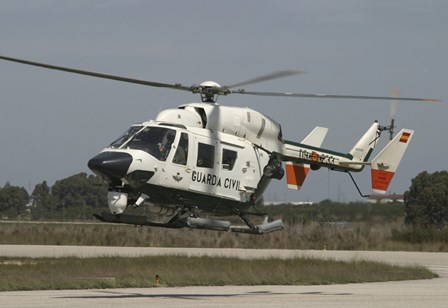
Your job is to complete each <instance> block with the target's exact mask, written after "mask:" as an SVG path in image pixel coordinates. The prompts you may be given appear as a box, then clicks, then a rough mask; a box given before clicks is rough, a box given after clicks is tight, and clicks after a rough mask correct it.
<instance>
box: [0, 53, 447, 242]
mask: <svg viewBox="0 0 448 308" xmlns="http://www.w3.org/2000/svg"><path fill="white" fill-rule="evenodd" d="M0 59H2V60H6V61H12V62H18V63H22V64H26V65H32V66H38V67H43V68H47V69H53V70H59V71H65V72H69V73H75V74H81V75H87V76H92V77H97V78H105V79H112V80H116V81H121V82H128V83H134V84H140V85H145V86H151V87H160V88H168V89H173V90H180V91H187V92H192V93H193V94H199V95H200V97H201V101H200V102H196V103H188V104H183V105H180V106H179V107H178V108H173V109H167V110H163V111H161V112H160V113H159V114H158V115H157V116H156V118H155V119H154V120H148V121H145V122H142V123H138V124H134V125H132V126H131V127H130V128H129V129H128V130H127V131H126V132H124V133H123V134H122V135H121V136H120V137H119V138H117V139H116V140H115V141H113V142H112V143H111V144H110V145H109V146H108V147H106V148H105V149H103V150H102V151H101V152H100V153H99V154H97V155H96V156H94V157H93V158H91V159H90V160H89V161H88V167H89V168H90V170H92V172H94V173H95V174H97V175H99V176H100V177H101V178H103V179H104V180H106V181H107V183H108V194H107V200H108V207H109V210H110V212H103V213H101V214H93V215H94V216H95V217H96V218H97V219H98V220H100V221H103V222H108V223H121V224H130V225H136V226H152V227H163V228H176V229H177V228H193V229H208V230H216V231H225V232H238V233H248V234H266V233H270V232H274V231H280V230H283V222H282V220H281V219H278V220H274V221H269V218H268V216H267V215H266V213H264V212H261V211H259V210H258V208H257V206H258V204H259V203H260V202H261V200H262V196H263V192H264V191H265V190H266V188H267V187H268V185H269V184H270V182H271V181H272V180H281V179H283V178H284V177H285V174H286V183H287V186H288V188H291V189H295V190H299V189H300V188H301V187H302V186H303V184H304V181H305V179H306V177H307V175H308V174H309V172H310V170H312V171H316V170H319V169H321V168H328V169H330V170H334V171H341V172H346V173H348V174H349V175H350V177H351V178H352V180H353V183H354V184H355V186H356V188H357V189H358V192H359V193H360V194H361V192H360V190H359V188H358V186H357V184H356V182H355V181H354V179H353V177H352V176H351V172H360V171H362V170H363V169H364V167H365V166H370V168H371V178H372V189H373V192H374V193H379V194H384V193H385V192H386V191H387V189H388V187H389V184H390V182H391V181H392V178H393V177H394V174H395V172H396V171H397V168H398V165H399V163H400V161H401V159H402V157H403V155H404V153H405V151H406V149H407V147H408V145H409V143H410V142H411V140H412V137H413V134H414V131H413V130H411V129H402V130H400V131H399V132H398V134H396V135H395V136H393V135H394V129H395V122H394V121H395V120H394V118H392V120H391V123H390V125H387V126H383V125H380V123H379V122H377V121H375V122H373V123H372V124H371V125H370V126H369V127H368V129H367V131H366V132H365V133H364V134H363V135H362V136H361V138H360V139H359V140H358V141H357V142H356V143H355V145H354V146H353V148H352V149H351V150H350V151H349V152H347V153H342V152H336V151H333V150H329V149H325V148H322V147H321V145H322V143H323V141H324V139H325V136H326V134H327V132H328V129H327V128H324V127H319V126H318V127H316V128H315V129H314V130H312V131H311V132H310V133H309V134H308V135H307V136H306V137H305V138H304V139H303V140H302V141H301V142H294V141H289V140H285V139H284V138H283V132H282V128H281V125H280V123H278V122H276V121H275V120H273V119H271V118H270V117H269V116H267V115H265V114H263V113H261V112H258V111H256V110H254V109H251V108H248V107H246V108H241V107H231V106H223V105H219V104H218V103H217V98H218V97H219V96H228V95H230V94H232V95H233V94H239V95H256V96H273V97H292V98H301V97H306V98H321V99H323V98H333V99H374V100H411V101H426V102H437V101H438V100H437V99H431V98H410V97H396V96H394V97H388V96H354V95H326V94H309V93H287V92H284V93H283V92H254V91H247V90H245V89H242V88H239V87H241V86H246V85H250V84H254V83H259V82H263V81H268V80H272V79H276V78H283V77H287V76H291V75H295V74H299V73H302V72H301V71H294V70H286V71H278V72H274V73H271V74H267V75H263V76H260V77H257V78H253V79H249V80H246V81H243V82H239V83H235V84H232V85H229V86H221V85H220V84H218V83H216V82H214V81H205V82H202V83H200V84H194V85H192V86H184V85H182V84H180V83H172V84H170V83H161V82H154V81H147V80H140V79H134V78H128V77H122V76H116V75H108V74H103V73H97V72H91V71H85V70H79V69H74V68H68V67H62V66H55V65H50V64H45V63H39V62H33V61H28V60H23V59H18V58H12V57H6V56H0ZM384 131H388V132H389V134H390V141H389V142H388V143H387V144H386V146H385V147H384V148H383V149H382V150H381V151H380V152H379V153H378V154H377V155H376V156H375V157H373V158H371V156H372V152H373V150H374V148H375V147H376V145H377V144H378V140H379V138H380V136H381V134H382V132H384ZM361 195H362V194H361ZM362 196H363V197H364V195H362ZM141 206H145V208H147V209H148V211H149V212H150V213H152V214H155V215H154V216H157V217H162V219H161V220H160V219H153V218H151V219H149V218H148V217H147V216H146V215H130V214H126V213H125V212H126V210H127V209H128V208H137V207H141ZM223 217H237V218H239V219H240V220H241V222H242V224H234V223H232V222H230V221H229V220H228V219H227V220H226V219H225V218H223ZM256 217H259V218H260V219H261V221H260V222H259V223H255V222H254V219H253V218H256ZM260 219H258V220H260ZM255 220H257V219H255Z"/></svg>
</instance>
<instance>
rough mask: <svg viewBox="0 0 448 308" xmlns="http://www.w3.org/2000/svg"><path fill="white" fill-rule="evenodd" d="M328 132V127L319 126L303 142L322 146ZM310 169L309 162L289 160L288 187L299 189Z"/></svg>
mask: <svg viewBox="0 0 448 308" xmlns="http://www.w3.org/2000/svg"><path fill="white" fill-rule="evenodd" d="M327 132H328V128H325V127H319V126H317V127H316V128H314V129H313V130H312V131H311V133H309V134H308V136H306V137H305V139H303V140H302V142H301V143H302V144H304V145H309V146H313V147H320V146H321V145H322V142H323V141H324V139H325V136H326V135H327ZM309 171H310V166H309V165H308V164H302V163H294V162H290V161H287V162H286V183H287V184H288V188H291V189H297V190H299V189H300V188H301V187H302V185H303V183H304V182H305V178H306V176H307V175H308V172H309Z"/></svg>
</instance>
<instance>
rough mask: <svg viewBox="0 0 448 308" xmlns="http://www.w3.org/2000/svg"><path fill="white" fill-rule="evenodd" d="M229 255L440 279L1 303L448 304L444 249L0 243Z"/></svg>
mask: <svg viewBox="0 0 448 308" xmlns="http://www.w3.org/2000/svg"><path fill="white" fill-rule="evenodd" d="M167 254H176V255H186V256H203V255H208V256H232V257H239V258H245V259H250V258H267V257H279V258H292V257H298V256H306V257H312V258H323V259H334V260H353V259H357V260H360V259H362V260H374V261H382V262H387V263H392V264H398V265H421V266H425V267H428V268H429V269H430V270H432V271H434V272H436V273H437V274H438V275H439V276H440V278H435V279H430V280H414V281H399V282H380V283H354V284H339V285H325V286H225V287H182V288H164V287H158V288H140V289H135V288H132V289H101V290H100V289H94V290H54V291H53V290H50V291H15V292H0V305H1V307H95V308H97V307H242V306H244V307H309V306H311V305H313V306H318V307H378V306H382V307H448V253H429V252H388V251H386V252H378V251H317V250H264V249H261V250H254V249H200V248H199V249H191V248H143V247H91V246H82V247H79V246H33V245H29V246H25V245H24V246H22V245H0V256H10V257H14V256H15V257H36V258H37V257H43V256H47V257H62V256H78V257H94V256H142V255H167Z"/></svg>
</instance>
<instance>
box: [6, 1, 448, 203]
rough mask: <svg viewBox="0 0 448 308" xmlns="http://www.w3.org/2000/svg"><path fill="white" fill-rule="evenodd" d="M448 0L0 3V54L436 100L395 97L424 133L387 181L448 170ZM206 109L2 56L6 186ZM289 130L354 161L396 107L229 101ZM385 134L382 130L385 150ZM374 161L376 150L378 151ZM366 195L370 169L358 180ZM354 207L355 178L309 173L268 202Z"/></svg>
mask: <svg viewBox="0 0 448 308" xmlns="http://www.w3.org/2000/svg"><path fill="white" fill-rule="evenodd" d="M446 12H448V1H445V0H427V1H420V0H376V1H362V0H338V1H334V0H289V1H288V0H283V1H282V0H279V1H268V0H259V1H255V0H253V1H242V0H238V1H234V0H228V1H210V0H209V1H201V0H191V1H180V0H179V1H167V0H164V1H162V0H161V1H157V0H155V1H142V0H127V1H124V0H78V1H72V0H70V1H68V0H67V1H62V0H35V1H25V0H11V1H5V0H0V29H1V31H0V54H2V55H5V56H11V57H18V58H24V59H28V60H31V61H37V62H44V63H50V64H54V65H60V66H68V67H73V68H79V69H84V70H91V71H97V72H102V73H108V74H115V75H120V76H126V77H132V78H138V79H144V80H150V81H159V82H165V83H181V84H183V85H187V86H189V85H192V84H197V83H200V82H202V81H205V80H214V81H216V82H218V83H220V84H224V85H225V84H233V83H237V82H239V81H243V80H247V79H250V78H252V77H256V76H260V75H264V74H268V73H271V72H274V71H277V70H285V69H296V70H302V71H305V72H306V74H300V75H297V76H292V77H287V78H282V79H277V80H271V81H269V82H264V83H259V84H254V85H248V86H246V87H245V88H246V89H247V90H252V91H279V92H305V93H325V94H348V95H378V96H388V95H390V93H391V90H392V89H393V88H398V89H399V90H400V93H401V96H406V97H434V98H438V99H441V100H442V101H443V102H442V103H439V104H429V103H417V102H400V103H399V105H398V114H397V125H398V128H410V129H414V130H415V135H414V138H413V139H412V143H411V144H410V146H409V147H408V151H407V153H406V154H405V157H404V158H403V161H402V163H401V165H400V167H399V169H398V172H397V174H396V175H395V178H394V180H393V181H392V184H391V186H390V191H391V192H392V193H403V192H404V191H405V190H407V189H409V187H410V185H411V180H412V178H413V177H415V176H416V175H417V174H418V173H420V172H422V171H424V170H427V171H429V172H434V171H439V170H446V169H447V163H446V159H447V156H448V149H447V147H448V146H447V141H448V137H447V136H446V132H447V131H448V121H447V120H446V119H447V117H448V87H447V79H448V78H447V72H448V61H447V60H446V57H447V55H448V39H447V34H446V32H447V30H448V19H447V18H446ZM196 101H199V97H197V96H195V95H193V94H190V93H188V92H182V91H174V90H169V89H159V88H151V87H145V86H141V85H135V84H127V83H120V82H117V81H112V80H102V79H96V78H93V77H87V76H80V75H74V74H69V73H64V72H57V71H53V70H46V69H43V68H37V67H31V66H26V65H22V64H18V63H11V62H6V61H0V108H1V109H0V145H1V148H0V186H3V185H4V184H6V183H7V182H8V183H10V184H11V185H16V186H23V187H25V188H26V189H27V190H29V189H31V191H32V190H33V189H34V186H35V185H36V184H39V183H41V182H42V181H47V183H49V184H50V185H52V184H54V182H55V181H57V180H60V179H63V178H65V177H68V176H71V175H73V174H77V173H79V172H86V173H90V171H89V169H88V168H87V161H88V160H89V159H90V158H91V157H93V156H95V155H96V154H97V153H98V152H100V151H101V150H102V149H103V148H104V147H106V146H107V145H108V144H109V143H110V142H111V141H113V140H114V139H115V138H117V137H118V136H119V135H120V134H121V133H122V132H123V131H124V130H126V129H127V128H128V127H129V126H130V125H131V124H134V123H139V122H142V121H145V120H149V119H154V118H155V117H156V116H157V114H158V112H159V111H160V110H163V109H167V108H175V107H177V106H178V105H181V104H185V103H189V102H196ZM218 103H219V104H221V105H227V106H240V107H251V108H253V109H256V110H258V111H260V112H263V113H265V114H266V115H269V116H270V117H271V118H273V119H275V120H276V121H278V122H279V123H281V125H282V128H283V133H284V136H285V138H286V139H288V140H293V141H300V140H302V139H303V138H304V137H305V136H306V135H307V134H308V133H309V132H310V131H311V130H312V129H313V128H314V127H315V126H324V127H328V128H329V133H328V135H327V137H326V140H325V141H324V143H323V147H325V148H328V149H331V150H335V151H339V152H348V151H349V150H350V149H351V148H352V147H353V145H354V144H355V143H356V141H357V140H358V139H359V138H360V137H361V136H362V134H363V133H364V132H365V130H366V129H367V128H368V127H369V126H370V125H371V123H372V122H373V121H374V120H379V121H380V123H382V124H384V125H387V124H388V123H389V118H390V116H389V113H390V102H389V101H362V100H341V99H339V100H328V99H327V100H325V99H301V98H281V97H280V98H276V97H256V96H244V95H240V96H238V95H231V96H227V97H220V99H219V101H218ZM386 139H387V136H386V134H384V135H383V143H381V146H383V145H384V144H385V142H386ZM376 153H378V149H377V150H376ZM354 177H355V179H356V181H357V182H358V185H359V186H360V188H361V190H362V192H363V193H364V194H368V193H370V191H371V190H370V187H371V184H370V171H369V170H368V169H366V170H364V172H362V173H357V174H354ZM327 198H330V199H332V200H336V201H344V202H345V201H356V200H361V199H362V198H361V197H360V196H359V195H358V193H357V191H356V188H355V187H354V185H353V184H352V182H351V180H350V178H349V177H348V175H346V174H341V173H337V172H329V171H328V170H327V169H321V170H319V171H317V172H312V173H311V174H310V175H309V176H308V178H307V181H306V182H305V184H304V186H303V188H302V190H300V191H294V190H288V189H287V188H286V183H285V181H284V180H282V181H273V182H272V184H271V186H270V188H269V189H268V191H267V192H266V193H265V200H272V201H285V200H287V201H300V200H301V201H321V200H323V199H327Z"/></svg>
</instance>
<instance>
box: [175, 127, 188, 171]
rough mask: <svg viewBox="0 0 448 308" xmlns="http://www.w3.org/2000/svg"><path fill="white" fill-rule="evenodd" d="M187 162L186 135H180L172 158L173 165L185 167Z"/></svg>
mask: <svg viewBox="0 0 448 308" xmlns="http://www.w3.org/2000/svg"><path fill="white" fill-rule="evenodd" d="M187 160H188V134H187V133H182V134H181V135H180V139H179V145H178V146H177V149H176V153H175V154H174V157H173V163H175V164H178V165H186V164H187Z"/></svg>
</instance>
